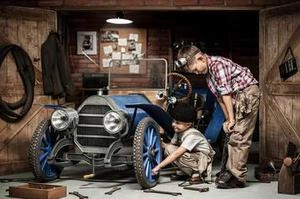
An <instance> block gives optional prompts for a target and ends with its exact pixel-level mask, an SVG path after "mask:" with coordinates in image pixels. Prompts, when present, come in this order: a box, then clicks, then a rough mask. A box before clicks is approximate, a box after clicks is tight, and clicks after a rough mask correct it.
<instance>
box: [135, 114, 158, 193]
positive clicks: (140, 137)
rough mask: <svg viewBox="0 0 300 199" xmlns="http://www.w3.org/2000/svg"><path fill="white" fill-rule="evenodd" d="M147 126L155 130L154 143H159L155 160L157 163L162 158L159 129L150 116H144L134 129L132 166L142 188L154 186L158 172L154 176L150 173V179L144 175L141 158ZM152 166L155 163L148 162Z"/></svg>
mask: <svg viewBox="0 0 300 199" xmlns="http://www.w3.org/2000/svg"><path fill="white" fill-rule="evenodd" d="M149 128H153V129H154V130H155V131H154V133H155V135H156V136H157V142H158V143H156V142H155V143H156V144H159V151H158V156H159V157H158V158H159V160H158V161H157V162H156V163H157V164H159V163H160V162H161V160H162V149H161V143H160V134H159V129H158V125H157V123H156V122H155V121H154V120H153V119H152V118H151V117H145V118H143V119H142V120H141V121H140V122H139V124H138V126H137V128H136V130H135V135H134V141H133V166H134V171H135V175H136V179H137V182H138V183H139V184H140V185H141V187H142V188H144V189H148V188H151V187H154V186H155V185H156V184H157V182H158V178H159V174H158V175H156V176H152V175H151V178H153V179H152V181H151V180H149V179H148V178H147V176H146V173H145V168H144V160H143V147H144V137H145V133H146V132H147V130H148V129H149ZM149 164H150V166H151V168H150V169H151V170H152V168H154V166H156V165H157V164H156V165H152V164H151V163H149Z"/></svg>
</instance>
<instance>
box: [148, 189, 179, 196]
mask: <svg viewBox="0 0 300 199" xmlns="http://www.w3.org/2000/svg"><path fill="white" fill-rule="evenodd" d="M144 192H145V193H161V194H169V195H172V196H178V195H182V193H180V192H169V191H159V190H154V189H144Z"/></svg>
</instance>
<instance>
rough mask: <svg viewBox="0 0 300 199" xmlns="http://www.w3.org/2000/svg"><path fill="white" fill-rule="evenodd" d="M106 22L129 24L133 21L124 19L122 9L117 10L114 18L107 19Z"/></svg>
mask: <svg viewBox="0 0 300 199" xmlns="http://www.w3.org/2000/svg"><path fill="white" fill-rule="evenodd" d="M106 22H107V23H111V24H130V23H132V22H133V21H131V20H129V19H125V18H124V13H123V12H122V11H118V12H117V13H116V16H115V17H114V18H110V19H107V20H106Z"/></svg>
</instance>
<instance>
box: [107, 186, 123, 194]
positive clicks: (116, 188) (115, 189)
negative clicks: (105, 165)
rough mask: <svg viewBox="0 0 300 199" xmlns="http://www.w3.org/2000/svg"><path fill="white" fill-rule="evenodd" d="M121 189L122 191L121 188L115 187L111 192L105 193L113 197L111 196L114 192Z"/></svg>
mask: <svg viewBox="0 0 300 199" xmlns="http://www.w3.org/2000/svg"><path fill="white" fill-rule="evenodd" d="M120 189H121V187H113V188H112V189H111V190H110V191H108V192H105V194H107V195H111V194H113V192H115V191H118V190H120Z"/></svg>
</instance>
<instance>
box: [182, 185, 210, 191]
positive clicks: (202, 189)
mask: <svg viewBox="0 0 300 199" xmlns="http://www.w3.org/2000/svg"><path fill="white" fill-rule="evenodd" d="M183 189H187V190H194V191H199V192H207V191H209V188H208V187H187V186H186V187H183Z"/></svg>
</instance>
